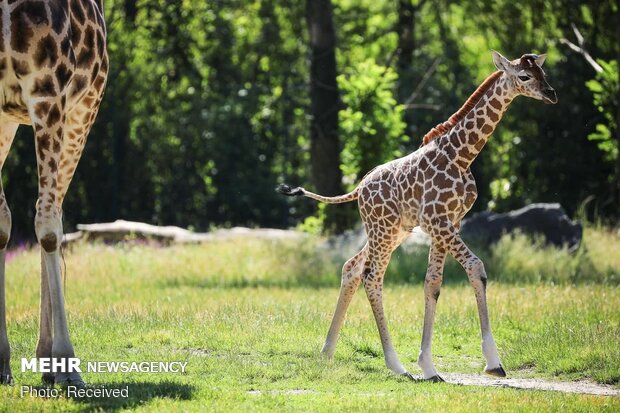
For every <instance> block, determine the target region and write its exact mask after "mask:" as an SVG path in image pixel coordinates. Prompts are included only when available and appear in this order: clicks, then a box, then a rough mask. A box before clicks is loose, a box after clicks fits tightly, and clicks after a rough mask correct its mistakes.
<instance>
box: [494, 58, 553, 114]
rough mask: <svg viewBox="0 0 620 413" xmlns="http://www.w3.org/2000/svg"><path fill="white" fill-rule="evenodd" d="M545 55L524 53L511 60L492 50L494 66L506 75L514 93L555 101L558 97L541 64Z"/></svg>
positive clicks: (549, 101) (547, 101)
mask: <svg viewBox="0 0 620 413" xmlns="http://www.w3.org/2000/svg"><path fill="white" fill-rule="evenodd" d="M546 57H547V55H544V54H542V55H535V54H524V55H523V56H521V58H519V59H515V60H513V61H512V62H511V61H510V60H508V59H506V58H505V57H504V56H502V55H501V54H499V53H498V52H495V51H494V52H493V62H494V63H495V66H496V67H497V68H498V69H499V70H501V71H502V72H504V75H505V76H507V80H508V85H511V86H512V87H513V88H514V92H515V94H516V95H523V96H529V97H531V98H534V99H538V100H542V101H543V102H545V103H557V102H558V97H557V95H556V94H555V89H553V88H552V87H551V86H550V85H549V83H547V79H545V72H544V71H543V70H542V65H543V63H544V62H545V58H546Z"/></svg>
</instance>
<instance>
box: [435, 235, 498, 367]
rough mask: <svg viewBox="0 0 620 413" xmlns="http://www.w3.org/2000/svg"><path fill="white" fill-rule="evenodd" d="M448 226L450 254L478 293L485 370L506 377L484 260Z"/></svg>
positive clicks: (477, 302) (477, 300) (477, 301)
mask: <svg viewBox="0 0 620 413" xmlns="http://www.w3.org/2000/svg"><path fill="white" fill-rule="evenodd" d="M446 227H447V228H449V229H450V233H451V235H450V237H449V239H448V245H449V251H450V254H452V256H453V257H454V258H455V259H456V260H457V261H458V262H459V264H461V265H462V266H463V268H464V269H465V271H466V272H467V277H468V278H469V282H470V284H471V286H472V287H473V289H474V293H475V295H476V304H477V305H478V316H479V318H480V331H481V335H482V354H483V355H484V358H485V359H486V363H487V364H486V366H485V368H484V371H485V372H486V373H488V374H490V375H493V376H498V377H506V372H505V371H504V368H503V367H502V364H501V362H500V359H499V353H498V352H497V346H496V344H495V339H494V338H493V333H492V331H491V323H490V321H489V310H488V307H487V296H486V287H487V274H486V271H485V269H484V264H483V263H482V260H481V259H480V258H478V257H477V256H476V255H475V254H474V253H473V252H472V251H471V250H470V249H469V248H468V247H467V245H465V243H464V242H463V240H462V239H461V237H460V235H459V234H458V232H457V231H456V230H455V229H454V228H453V227H452V226H451V225H449V224H447V226H446Z"/></svg>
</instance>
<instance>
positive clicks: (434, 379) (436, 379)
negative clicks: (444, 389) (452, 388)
mask: <svg viewBox="0 0 620 413" xmlns="http://www.w3.org/2000/svg"><path fill="white" fill-rule="evenodd" d="M424 380H426V381H430V382H432V383H444V382H445V380H444V379H442V378H441V376H440V375H439V374H435V375H434V376H433V377H429V378H428V379H424Z"/></svg>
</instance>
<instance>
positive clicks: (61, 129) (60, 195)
mask: <svg viewBox="0 0 620 413" xmlns="http://www.w3.org/2000/svg"><path fill="white" fill-rule="evenodd" d="M0 35H1V37H2V38H1V41H0V168H1V167H2V165H3V164H4V161H5V160H6V156H7V154H8V152H9V149H10V147H11V143H12V141H13V137H14V136H15V132H16V130H17V127H18V126H19V124H26V125H32V127H33V129H34V136H35V146H36V156H37V164H38V175H39V197H38V200H37V205H36V217H35V231H36V236H37V239H38V240H39V243H40V244H41V318H40V331H39V341H38V344H37V350H36V355H37V357H39V358H49V357H53V358H59V359H65V358H69V357H74V351H73V345H72V344H71V340H70V339H69V330H68V327H67V318H66V315H65V308H64V298H63V293H62V289H61V283H60V253H59V248H60V243H61V240H62V234H63V230H62V202H63V199H64V197H65V194H66V192H67V188H68V187H69V183H70V182H71V178H73V174H74V172H75V168H76V166H77V163H78V161H79V159H80V155H81V154H82V150H83V148H84V144H85V143H86V137H87V135H88V132H89V131H90V128H91V126H92V124H93V122H94V120H95V116H96V115H97V111H98V108H99V103H100V102H101V98H102V96H103V90H104V88H105V83H106V77H107V72H108V56H107V52H106V29H105V23H104V19H103V4H102V1H101V0H71V1H69V0H44V1H41V0H38V1H35V0H3V1H2V2H1V3H0ZM10 233H11V213H10V211H9V208H8V205H7V203H6V199H5V195H4V190H2V189H1V188H0V383H5V384H10V383H12V381H13V377H12V374H11V367H10V348H9V341H8V337H7V331H6V314H5V294H4V276H5V266H4V258H5V250H6V245H7V243H8V240H9V235H10ZM43 380H44V381H46V382H51V383H61V384H74V385H81V384H83V383H82V379H81V377H80V375H79V373H77V372H73V373H56V374H50V373H47V374H44V375H43Z"/></svg>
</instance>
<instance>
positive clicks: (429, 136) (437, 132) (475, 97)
mask: <svg viewBox="0 0 620 413" xmlns="http://www.w3.org/2000/svg"><path fill="white" fill-rule="evenodd" d="M502 73H503V72H501V71H499V70H498V71H497V72H493V73H491V75H489V77H487V78H486V79H485V80H484V82H482V84H481V85H480V86H478V88H477V89H476V91H475V92H474V93H472V94H471V96H470V97H469V98H468V99H467V101H466V102H465V103H464V104H463V106H461V108H460V109H459V110H457V111H456V112H454V114H453V115H452V116H450V118H449V119H448V120H447V121H445V122H442V123H440V124H438V125H437V126H435V127H434V128H432V129H431V130H430V131H428V132H427V133H426V135H424V137H423V138H422V145H426V144H427V143H429V142H430V141H432V140H433V139H435V138H438V137H439V136H442V135H444V134H445V133H446V132H448V131H449V130H450V129H452V128H454V127H455V126H456V125H457V123H459V122H460V121H461V120H463V118H464V117H465V116H466V115H467V114H468V113H469V112H470V111H471V110H472V109H473V108H474V106H476V104H477V103H478V102H479V101H480V99H481V98H482V96H483V95H484V94H485V93H486V92H487V90H489V89H490V88H491V86H493V84H495V82H496V81H497V79H499V77H500V76H501V75H502Z"/></svg>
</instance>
